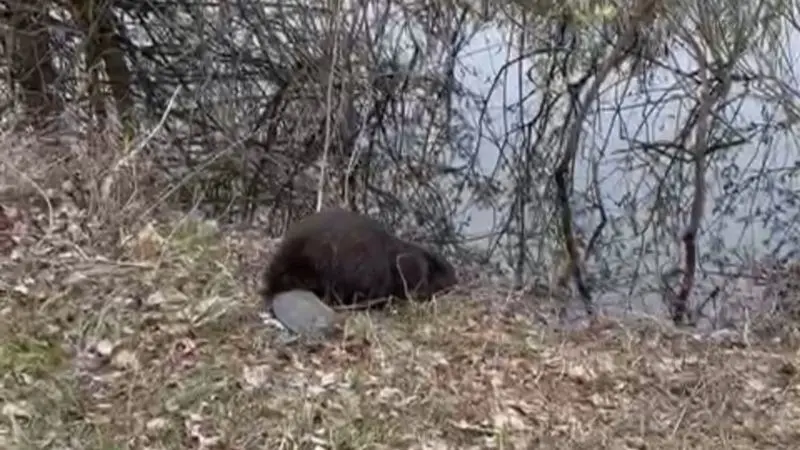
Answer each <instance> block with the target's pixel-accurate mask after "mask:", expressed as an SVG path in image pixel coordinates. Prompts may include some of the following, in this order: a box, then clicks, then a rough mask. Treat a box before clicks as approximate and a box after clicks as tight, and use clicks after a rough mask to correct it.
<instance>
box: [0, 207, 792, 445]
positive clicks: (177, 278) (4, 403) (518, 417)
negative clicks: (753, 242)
mask: <svg viewBox="0 0 800 450" xmlns="http://www.w3.org/2000/svg"><path fill="white" fill-rule="evenodd" d="M248 239H249V238H247V237H243V236H239V237H232V236H229V235H228V234H225V233H220V232H218V231H217V230H216V229H215V228H214V227H211V226H207V225H205V224H203V223H198V222H187V221H182V222H180V223H177V222H176V223H173V224H168V225H164V224H161V225H153V226H149V227H146V228H145V229H143V230H142V231H139V232H137V233H136V234H135V235H134V236H133V238H132V239H130V240H129V241H128V242H123V243H120V244H119V245H118V246H116V247H114V248H109V249H107V250H102V251H101V250H98V249H96V248H95V249H91V250H90V249H86V248H80V247H78V246H75V245H73V244H70V243H69V242H66V241H56V240H53V239H51V240H50V241H48V243H47V245H45V244H44V243H42V242H39V243H38V244H37V245H32V246H29V247H26V248H25V249H17V250H15V253H13V254H12V255H11V256H10V257H9V258H7V260H6V261H5V262H4V263H3V267H2V271H3V275H2V277H3V278H2V280H3V285H2V287H3V292H2V294H0V377H1V378H0V408H1V411H0V448H10V449H12V448H13V449H33V448H54V449H55V448H58V449H66V448H72V449H85V450H89V449H122V448H136V449H144V448H147V449H179V448H203V449H211V448H220V449H250V448H253V449H256V448H258V449H263V448H268V449H369V448H374V449H379V448H381V449H382V448H386V449H389V448H392V449H394V448H397V449H471V448H475V449H490V448H503V449H535V448H543V449H570V450H576V449H597V448H608V449H679V448H681V449H683V448H692V449H704V448H707V449H748V450H752V449H761V448H763V449H767V448H769V449H776V448H797V447H796V446H797V443H798V442H800V375H798V371H797V367H798V365H800V353H798V350H797V346H796V345H795V344H790V343H789V342H790V341H792V340H790V339H784V340H779V339H773V340H770V341H759V340H756V339H749V338H748V339H744V338H743V339H739V340H732V341H730V342H728V341H726V342H722V341H719V340H714V339H707V338H699V337H697V336H693V335H692V334H691V333H688V332H682V331H677V330H675V329H673V328H671V327H670V326H668V325H666V324H663V323H660V322H656V321H655V320H652V321H639V322H637V323H627V324H623V323H621V322H610V321H606V322H604V323H598V324H596V325H595V326H592V327H584V328H581V329H578V330H573V331H570V332H562V331H557V330H554V329H550V328H547V327H545V326H543V325H542V324H541V322H540V321H538V320H534V319H532V318H530V317H529V315H525V314H501V313H499V312H497V308H490V307H488V306H487V305H490V304H492V303H497V302H502V301H505V294H502V293H500V292H497V290H493V289H491V288H489V287H484V288H479V287H475V288H474V289H473V288H470V289H469V290H466V289H465V290H462V291H461V292H454V293H451V294H448V295H446V296H443V297H441V298H439V299H437V300H436V301H435V302H433V303H431V304H428V305H408V306H404V307H400V308H398V309H397V310H396V311H394V312H389V313H382V314H375V313H373V314H370V315H368V314H363V313H361V314H353V315H352V316H351V317H350V318H349V319H348V320H347V321H346V324H345V329H344V331H343V333H342V335H341V336H339V337H337V338H336V339H333V340H331V341H328V342H324V343H309V342H302V341H300V342H294V343H287V342H286V341H285V340H283V339H282V337H281V336H282V335H281V333H279V332H278V331H276V330H275V329H273V328H271V327H269V326H266V325H265V324H264V323H263V321H262V320H261V319H260V318H259V309H260V304H259V299H258V297H257V294H256V289H255V288H256V286H255V283H256V282H257V278H258V277H257V268H258V266H259V264H260V261H261V260H262V257H263V254H260V253H259V254H258V255H253V254H248V253H247V252H246V251H245V249H250V250H251V251H252V247H253V244H252V241H249V240H248ZM262 250H263V249H262Z"/></svg>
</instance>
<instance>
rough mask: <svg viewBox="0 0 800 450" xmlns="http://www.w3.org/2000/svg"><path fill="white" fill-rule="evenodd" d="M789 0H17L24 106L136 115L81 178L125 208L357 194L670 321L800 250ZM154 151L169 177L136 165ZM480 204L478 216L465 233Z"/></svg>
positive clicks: (478, 256)
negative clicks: (659, 307) (66, 0)
mask: <svg viewBox="0 0 800 450" xmlns="http://www.w3.org/2000/svg"><path fill="white" fill-rule="evenodd" d="M476 5H477V3H476ZM547 5H549V6H547ZM581 5H582V4H581ZM792 13H793V11H792V9H791V5H790V4H789V3H788V2H780V1H779V0H759V1H758V2H755V3H753V2H751V3H748V4H742V3H741V2H734V1H733V0H715V1H712V2H701V1H696V0H687V1H682V2H678V3H674V2H673V3H667V2H660V1H657V0H630V1H626V2H623V3H621V4H619V5H616V6H613V5H608V6H605V7H602V8H600V7H594V6H592V7H591V8H587V7H584V6H579V5H578V3H575V4H570V3H567V4H564V5H561V6H554V5H552V4H545V3H541V4H539V3H530V2H518V1H510V2H501V3H497V4H487V3H486V2H483V3H482V4H480V8H476V7H475V5H471V4H470V3H469V2H467V3H464V2H429V1H425V0H408V1H395V0H374V1H350V2H327V3H326V2H318V1H312V2H297V3H292V2H277V3H275V2H261V1H257V0H245V1H239V2H220V3H213V2H212V3H209V2H192V1H179V2H159V1H152V2H120V1H116V2H115V1H108V2H80V1H76V2H72V3H71V4H70V5H69V7H67V6H65V5H64V4H62V3H57V2H37V3H33V4H31V5H28V6H23V4H18V3H16V2H14V3H13V4H12V5H11V6H7V7H5V9H4V15H3V20H4V21H5V23H6V29H7V37H8V39H6V41H5V42H4V47H3V50H4V57H5V61H6V64H5V65H4V67H3V69H4V71H5V73H4V75H5V76H4V79H5V80H11V82H10V83H6V84H5V85H4V87H5V89H4V90H3V99H4V104H6V105H10V106H8V107H7V110H6V112H5V116H4V123H5V124H6V125H7V127H6V128H11V127H12V125H13V128H15V129H16V130H18V131H19V130H30V129H35V130H38V131H37V132H38V133H42V130H45V129H50V128H48V127H54V126H58V127H59V131H58V133H65V130H67V129H68V130H70V131H71V132H76V133H78V134H79V136H82V138H81V139H89V138H88V137H87V136H91V135H92V133H95V134H96V130H108V129H115V130H117V131H115V132H114V133H111V132H108V131H105V132H104V133H106V134H107V135H109V136H111V138H109V139H108V141H112V142H113V144H112V143H108V144H106V145H105V147H106V150H107V152H106V153H105V154H104V153H103V152H102V150H103V148H102V147H103V146H100V147H101V148H99V150H101V152H100V153H98V154H97V155H100V156H92V157H91V158H89V159H84V161H86V160H94V161H99V160H102V158H108V159H109V161H108V163H107V164H103V165H100V166H101V167H102V168H101V169H98V170H95V171H90V173H89V174H87V173H83V176H84V178H86V177H88V178H92V179H94V180H95V182H93V183H89V185H90V186H91V188H87V187H86V181H81V183H79V184H80V185H81V189H84V190H90V191H92V190H94V191H97V192H99V193H100V194H98V195H99V198H110V197H114V195H112V194H111V189H112V187H113V188H115V189H123V187H125V186H126V184H125V183H128V185H127V187H126V188H125V189H124V190H125V192H124V193H122V192H120V193H117V194H116V197H115V198H117V204H118V209H122V210H125V211H128V212H129V215H130V216H131V217H141V215H142V214H143V212H146V211H151V210H152V208H153V206H152V205H153V204H154V203H157V204H168V205H169V206H170V207H172V208H175V207H181V208H187V209H188V208H200V209H201V210H202V211H203V212H204V213H206V214H209V215H211V216H214V217H216V218H218V219H220V220H224V221H229V222H250V221H253V220H255V219H263V218H266V219H267V221H266V222H267V224H266V225H262V226H267V227H268V228H269V231H270V232H271V233H273V234H277V233H279V232H280V231H281V229H282V227H283V226H284V225H285V223H286V221H287V220H290V219H291V218H294V217H298V216H301V215H303V214H306V213H307V212H309V211H311V210H312V209H314V208H315V207H317V205H318V204H320V203H324V204H346V205H349V206H351V207H353V208H356V209H359V210H361V211H368V212H370V213H373V214H377V215H381V216H383V219H385V220H386V221H387V222H388V223H389V224H391V225H394V226H395V227H397V228H406V227H409V226H410V227H411V228H414V229H418V230H420V233H422V234H424V238H425V239H427V240H429V241H431V243H432V244H436V245H437V246H439V247H441V248H443V249H444V250H445V251H446V252H451V253H453V252H455V253H459V257H460V259H462V260H464V261H467V260H470V261H473V262H476V263H478V264H480V267H481V268H482V270H483V271H494V270H495V269H498V270H499V269H503V268H504V269H506V273H510V274H512V275H513V285H515V286H517V287H519V286H522V285H526V284H527V285H531V284H536V283H538V282H539V281H540V280H541V279H543V278H544V279H548V280H551V281H548V283H552V280H553V279H558V280H559V281H558V283H559V284H564V283H563V280H564V276H565V274H567V275H568V278H569V279H571V280H572V285H573V286H574V287H575V288H576V289H575V293H576V295H577V297H578V298H580V299H582V302H583V303H582V304H583V306H584V308H583V309H584V310H585V312H586V313H588V314H590V315H593V314H595V313H596V310H597V308H598V305H607V303H613V305H614V306H615V307H617V308H618V309H631V308H637V309H641V308H648V307H650V306H653V304H650V303H648V302H649V300H647V299H649V298H651V297H653V298H657V300H656V303H658V302H661V301H663V300H666V302H665V303H666V305H667V311H668V313H669V315H670V317H671V319H672V320H673V321H674V322H676V323H693V324H694V323H698V322H699V321H701V320H702V319H711V320H710V321H711V322H712V323H715V324H718V323H719V320H716V319H715V317H716V318H718V317H717V316H718V315H719V313H720V311H722V310H723V309H724V308H725V306H724V305H726V304H727V305H728V306H729V305H730V304H731V302H733V301H734V299H735V298H736V296H737V295H740V294H747V295H751V294H753V292H755V290H754V289H755V288H753V289H750V290H749V291H748V292H744V293H743V292H742V289H743V288H742V287H741V286H742V284H741V283H738V281H737V277H739V275H735V276H734V275H731V274H734V273H735V274H741V273H742V270H738V269H736V268H737V267H739V268H740V267H745V266H747V267H752V266H754V265H758V264H759V261H760V259H761V258H762V257H763V255H779V256H780V257H786V258H790V259H791V258H793V257H794V255H793V250H794V248H796V247H797V231H796V230H797V229H796V226H795V223H796V218H797V214H798V213H797V212H796V211H797V208H796V205H797V203H796V202H797V197H796V193H795V191H796V189H795V188H794V184H793V183H794V178H795V176H796V170H797V167H798V165H797V164H796V163H795V160H797V153H796V149H795V147H794V141H793V140H792V139H791V137H792V136H793V131H794V129H795V127H796V126H797V125H796V122H797V121H796V117H798V116H800V113H798V110H797V100H798V91H797V89H796V88H795V87H794V86H796V84H797V83H796V81H793V80H794V79H793V78H792V77H793V76H794V75H795V74H794V72H793V70H794V68H793V66H792V64H793V60H792V55H790V54H789V44H788V43H789V42H790V41H791V40H792V39H796V36H797V34H796V33H797V32H798V30H797V26H796V24H797V22H796V21H794V20H792V19H791V14H792ZM793 33H795V34H793ZM791 36H795V38H792V37H791ZM487 43H488V44H487ZM498 50H504V52H499V51H498ZM498 54H499V55H500V57H501V58H502V57H505V61H504V62H501V61H500V60H499V59H497V58H498V56H497V55H498ZM794 57H795V59H796V55H795V56H794ZM495 64H496V65H495ZM64 111H69V114H67V113H65V112H64ZM65 115H68V116H69V117H70V119H69V120H64V116H65ZM11 117H13V118H15V120H14V121H13V123H12V121H11ZM55 118H58V119H57V120H56V119H55ZM78 131H79V132H78ZM87 148H89V147H87ZM92 148H94V149H95V151H97V150H98V148H97V146H96V145H95V146H93V147H92ZM120 149H121V150H120ZM109 155H110V156H109ZM494 155H497V160H496V162H495V161H494ZM49 156H50V157H52V155H49ZM142 161H146V162H142ZM137 164H138V165H137ZM123 167H127V168H128V170H127V172H126V173H127V175H122V172H123V171H122V169H121V168H123ZM131 167H138V168H139V169H141V170H133V169H130V168H131ZM142 170H144V171H147V172H154V173H157V175H153V174H150V175H148V176H149V177H150V178H147V177H144V178H141V179H142V180H146V181H143V182H139V183H138V184H137V183H134V182H131V181H130V180H131V179H137V180H138V179H139V178H137V177H141V176H143V175H142V173H141V172H142ZM125 180H128V181H125ZM145 187H146V188H147V189H144V188H145ZM144 191H148V192H150V191H153V192H155V194H152V195H148V196H147V197H146V198H147V201H144V204H140V203H142V201H139V200H136V201H134V200H131V199H132V198H136V195H141V194H142V193H143V192H144ZM123 194H124V195H123ZM134 204H136V207H134V206H133V205H134ZM119 205H122V206H119ZM106 209H107V208H106ZM134 211H135V212H134ZM470 215H473V216H474V217H478V216H480V217H482V218H483V219H482V221H481V222H480V223H478V224H476V229H473V230H472V231H470V232H469V233H467V230H468V228H467V227H468V226H469V225H470V223H469V221H470ZM467 234H470V235H472V236H470V237H468V236H467ZM476 234H477V235H478V236H477V237H476V236H475V235H476ZM750 236H756V237H755V238H752V237H750ZM478 237H480V238H481V239H478ZM748 240H749V241H748ZM559 255H560V256H559ZM564 261H566V262H567V263H566V264H564ZM550 267H560V269H558V270H555V269H549V268H550ZM765 270H766V269H765ZM555 272H558V273H555ZM706 291H707V292H706ZM784 297H785V298H789V297H790V296H788V295H784ZM632 299H644V300H641V301H637V302H633V301H632ZM726 302H727V303H726ZM634 303H638V304H634ZM751 306H752V305H751ZM744 315H745V316H748V315H747V314H744ZM740 316H741V315H740ZM748 317H749V316H748ZM740 318H741V317H740Z"/></svg>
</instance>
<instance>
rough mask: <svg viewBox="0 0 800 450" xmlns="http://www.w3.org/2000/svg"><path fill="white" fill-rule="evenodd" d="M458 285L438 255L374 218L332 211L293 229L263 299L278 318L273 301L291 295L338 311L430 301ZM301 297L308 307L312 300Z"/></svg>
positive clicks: (313, 216)
mask: <svg viewBox="0 0 800 450" xmlns="http://www.w3.org/2000/svg"><path fill="white" fill-rule="evenodd" d="M456 283H457V277H456V273H455V269H454V268H453V266H452V264H450V262H448V261H447V260H446V259H445V258H444V257H443V256H441V255H439V254H438V253H435V252H434V251H432V250H430V249H427V248H425V247H423V246H421V245H419V244H416V243H412V242H409V241H405V240H403V239H400V238H398V237H396V236H395V235H393V234H392V233H390V232H389V230H388V229H387V228H386V227H384V226H383V225H382V224H381V223H380V222H379V221H377V220H375V219H372V218H370V217H368V216H365V215H362V214H359V213H356V212H352V211H349V210H345V209H340V208H330V209H325V210H322V211H320V212H317V213H314V214H311V215H308V216H306V217H304V218H302V219H300V220H299V221H297V222H295V223H294V224H292V225H290V227H289V229H288V230H287V232H286V234H285V236H284V238H283V240H282V242H281V243H280V245H279V246H278V249H277V250H276V252H275V254H274V256H273V257H272V260H271V262H270V264H269V265H268V267H267V269H266V270H265V271H264V275H263V287H262V291H261V295H262V297H263V299H264V301H265V303H266V304H267V305H268V306H269V307H270V309H271V310H272V312H273V314H274V313H275V310H274V309H273V308H272V307H271V303H272V300H273V299H274V298H275V297H276V296H277V295H279V294H281V293H285V292H288V291H308V292H311V293H313V294H314V295H315V296H316V297H317V298H318V299H319V300H320V301H321V302H323V303H324V304H325V305H330V306H331V307H333V308H335V309H367V308H373V307H381V306H384V305H385V304H387V303H388V299H391V298H395V299H401V300H407V299H414V300H421V301H424V300H429V299H430V298H432V297H433V295H434V294H436V293H437V292H440V291H443V290H446V289H448V288H450V287H451V286H453V285H455V284H456ZM283 297H286V296H282V298H283ZM297 298H298V303H299V304H302V303H303V302H307V299H308V298H309V296H308V295H302V296H297ZM283 301H284V302H286V300H283ZM298 307H299V308H301V307H302V308H305V307H304V306H298ZM306 309H309V310H311V309H313V310H315V311H320V310H322V308H321V307H320V305H314V306H313V307H311V306H309V307H308V308H306ZM300 315H302V314H298V315H296V316H298V317H299V316H300ZM277 318H278V320H279V321H281V318H280V317H277Z"/></svg>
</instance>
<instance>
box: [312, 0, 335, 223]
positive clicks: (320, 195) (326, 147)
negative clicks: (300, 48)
mask: <svg viewBox="0 0 800 450" xmlns="http://www.w3.org/2000/svg"><path fill="white" fill-rule="evenodd" d="M333 2H334V3H335V7H334V8H333V19H332V26H331V34H332V35H333V48H332V49H331V60H330V61H331V62H330V64H329V65H328V89H327V92H326V94H325V140H324V142H323V144H322V161H321V162H320V171H319V172H320V173H319V181H318V182H317V212H319V211H320V210H322V201H323V199H324V197H325V175H326V172H327V170H328V158H329V153H330V146H331V114H332V111H331V108H332V105H331V100H332V98H333V78H334V76H335V74H336V64H337V62H338V58H337V57H338V56H339V19H340V14H339V6H340V3H339V0H333Z"/></svg>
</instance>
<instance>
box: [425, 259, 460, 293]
mask: <svg viewBox="0 0 800 450" xmlns="http://www.w3.org/2000/svg"><path fill="white" fill-rule="evenodd" d="M425 256H426V258H427V259H428V265H429V267H430V269H429V273H428V277H429V278H428V283H429V284H430V285H431V287H432V288H434V289H435V290H440V289H444V288H448V287H450V286H452V285H454V284H456V283H457V282H458V277H457V276H456V270H455V268H454V267H453V265H452V264H450V262H449V261H447V259H445V257H444V256H442V255H440V254H438V253H435V252H432V251H426V253H425Z"/></svg>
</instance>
